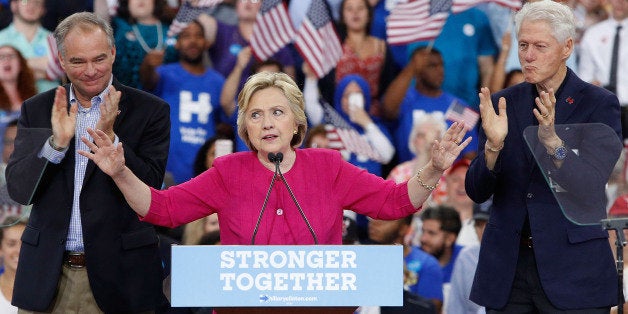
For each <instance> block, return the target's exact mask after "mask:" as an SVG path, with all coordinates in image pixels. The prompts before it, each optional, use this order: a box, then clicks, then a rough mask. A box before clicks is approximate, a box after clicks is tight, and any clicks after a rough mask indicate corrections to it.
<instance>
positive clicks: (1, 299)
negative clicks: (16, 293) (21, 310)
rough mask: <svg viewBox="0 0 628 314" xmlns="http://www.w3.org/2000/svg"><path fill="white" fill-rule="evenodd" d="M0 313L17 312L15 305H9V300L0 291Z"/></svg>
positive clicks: (9, 313)
mask: <svg viewBox="0 0 628 314" xmlns="http://www.w3.org/2000/svg"><path fill="white" fill-rule="evenodd" d="M0 313H2V314H13V313H15V314H17V307H15V306H13V305H11V301H9V300H7V298H6V297H5V296H4V294H2V293H0Z"/></svg>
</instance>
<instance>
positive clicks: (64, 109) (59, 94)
mask: <svg viewBox="0 0 628 314" xmlns="http://www.w3.org/2000/svg"><path fill="white" fill-rule="evenodd" d="M67 99H68V98H67V92H66V90H65V88H64V87H63V86H59V87H57V90H56V91H55V100H54V103H53V105H52V114H51V118H50V123H51V125H52V136H53V141H54V143H55V145H57V146H60V147H68V145H70V140H72V138H73V137H74V132H75V129H76V114H77V112H78V105H77V104H76V103H74V104H72V105H71V106H70V111H69V112H68V100H67Z"/></svg>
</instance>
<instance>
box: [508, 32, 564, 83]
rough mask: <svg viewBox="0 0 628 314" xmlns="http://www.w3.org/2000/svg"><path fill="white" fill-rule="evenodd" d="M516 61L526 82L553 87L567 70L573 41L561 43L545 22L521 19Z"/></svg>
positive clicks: (559, 81) (560, 80)
mask: <svg viewBox="0 0 628 314" xmlns="http://www.w3.org/2000/svg"><path fill="white" fill-rule="evenodd" d="M518 41H519V46H518V50H519V62H520V63H521V70H522V71H523V76H524V78H525V81H526V82H528V83H532V84H539V85H543V86H548V87H554V88H555V89H557V88H558V86H560V83H561V82H562V79H563V78H564V75H565V73H566V71H567V67H566V61H567V58H569V55H570V54H571V51H572V50H573V40H572V39H571V38H569V39H567V40H566V41H565V42H563V43H561V42H559V41H558V40H556V38H555V37H554V36H553V35H552V29H551V28H550V25H549V24H548V23H547V22H545V21H528V20H526V21H523V22H522V23H521V28H520V29H519V34H518Z"/></svg>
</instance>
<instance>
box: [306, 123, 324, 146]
mask: <svg viewBox="0 0 628 314" xmlns="http://www.w3.org/2000/svg"><path fill="white" fill-rule="evenodd" d="M303 146H305V147H311V148H329V139H328V138H327V131H326V130H325V125H324V124H318V125H317V126H315V127H313V128H311V129H308V130H307V135H306V136H305V140H304V141H303Z"/></svg>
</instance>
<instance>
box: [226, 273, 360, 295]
mask: <svg viewBox="0 0 628 314" xmlns="http://www.w3.org/2000/svg"><path fill="white" fill-rule="evenodd" d="M220 281H221V282H222V283H223V285H222V290H224V291H233V290H234V289H237V290H240V291H248V290H251V289H252V288H253V287H255V289H257V290H259V291H302V290H303V284H305V285H306V288H305V290H307V291H350V290H352V291H355V290H357V289H358V287H357V285H356V281H357V277H356V276H355V274H354V273H260V274H257V275H252V274H249V273H240V274H236V273H220Z"/></svg>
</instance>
